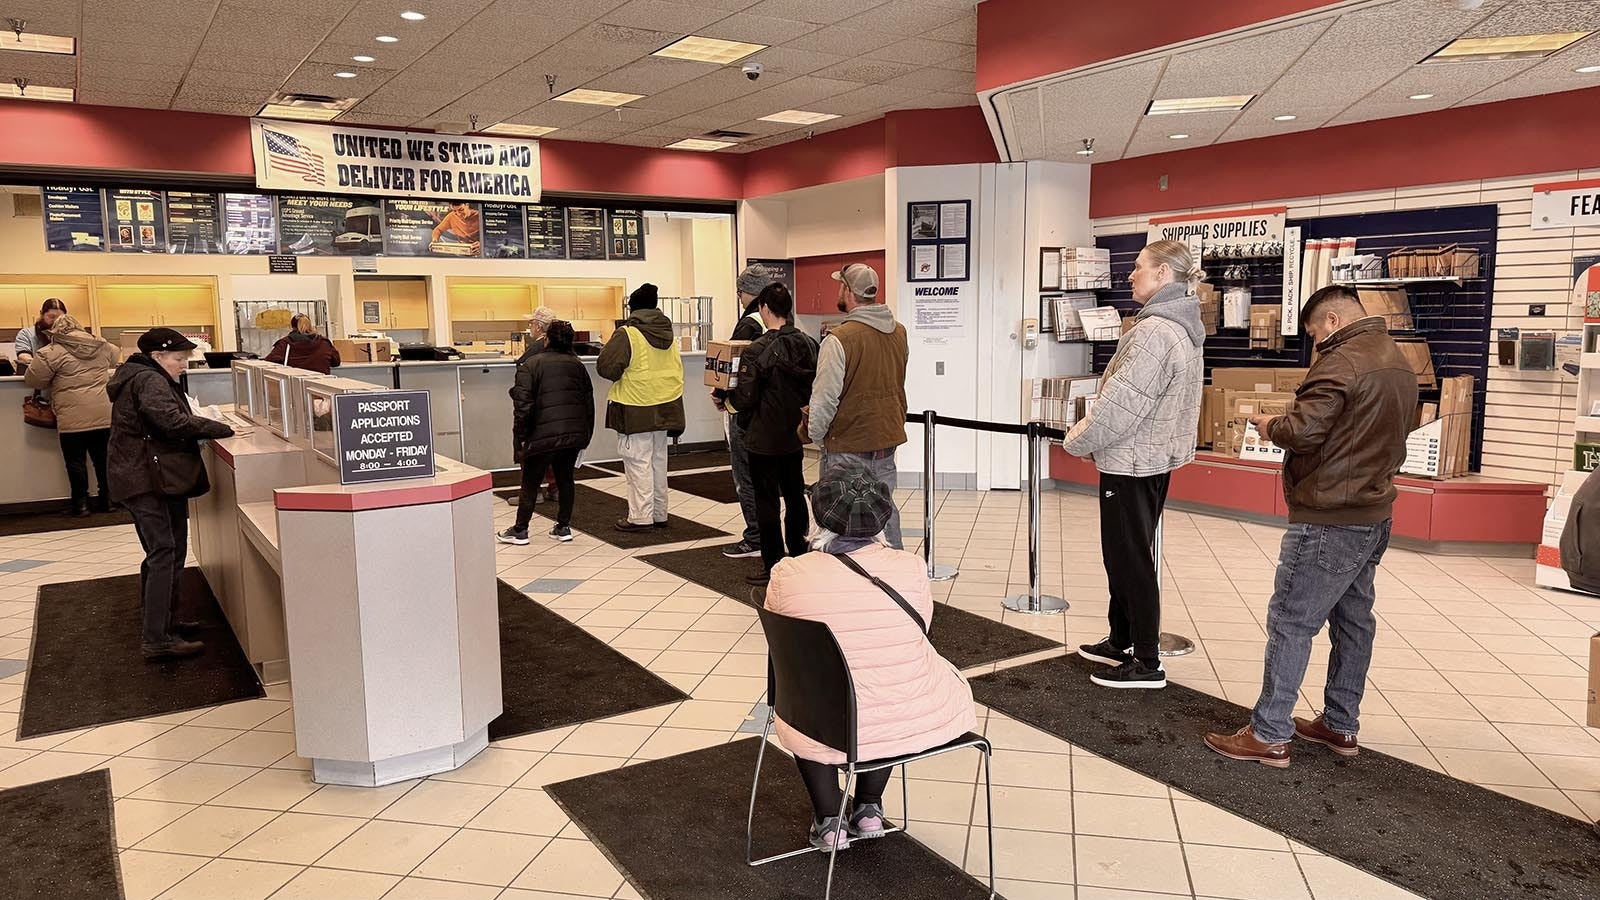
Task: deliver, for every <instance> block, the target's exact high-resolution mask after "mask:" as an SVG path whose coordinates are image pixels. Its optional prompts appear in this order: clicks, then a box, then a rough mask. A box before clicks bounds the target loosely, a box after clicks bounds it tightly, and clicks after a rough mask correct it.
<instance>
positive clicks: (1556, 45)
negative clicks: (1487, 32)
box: [1424, 31, 1594, 62]
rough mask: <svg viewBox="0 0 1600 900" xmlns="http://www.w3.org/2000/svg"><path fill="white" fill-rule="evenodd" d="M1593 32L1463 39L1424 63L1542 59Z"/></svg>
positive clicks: (1451, 43)
mask: <svg viewBox="0 0 1600 900" xmlns="http://www.w3.org/2000/svg"><path fill="white" fill-rule="evenodd" d="M1591 34H1594V32H1593V31H1567V32H1562V33H1560V34H1512V35H1506V36H1505V37H1482V38H1461V39H1460V40H1455V41H1451V42H1450V43H1449V44H1446V45H1445V47H1444V49H1442V50H1440V51H1438V52H1437V53H1435V54H1433V55H1432V56H1430V57H1428V58H1427V59H1426V60H1424V62H1465V61H1470V60H1484V59H1541V58H1543V57H1546V56H1549V55H1551V54H1552V53H1557V52H1559V51H1561V50H1564V49H1566V48H1567V47H1569V46H1571V45H1573V44H1576V43H1577V42H1578V41H1581V40H1583V39H1584V38H1586V37H1588V36H1589V35H1591Z"/></svg>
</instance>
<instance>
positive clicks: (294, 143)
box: [261, 128, 328, 187]
mask: <svg viewBox="0 0 1600 900" xmlns="http://www.w3.org/2000/svg"><path fill="white" fill-rule="evenodd" d="M261 137H262V140H263V141H264V142H265V143H266V146H267V170H268V171H271V170H274V169H276V170H278V171H280V172H283V173H285V174H288V175H295V176H299V178H300V180H301V181H305V182H309V183H311V184H315V185H317V186H319V187H321V186H323V185H326V184H327V183H328V176H327V174H326V173H325V172H324V171H323V169H322V156H321V155H320V154H317V153H312V152H311V151H310V150H309V149H307V148H306V146H305V145H304V144H302V143H300V141H299V140H297V139H296V138H293V137H290V136H289V135H287V134H282V133H280V132H277V131H273V130H271V129H269V128H263V129H262V130H261Z"/></svg>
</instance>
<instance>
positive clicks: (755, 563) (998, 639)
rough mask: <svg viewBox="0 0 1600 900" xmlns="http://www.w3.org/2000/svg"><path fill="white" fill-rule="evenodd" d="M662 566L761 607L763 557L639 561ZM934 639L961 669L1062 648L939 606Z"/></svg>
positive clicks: (705, 553)
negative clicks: (757, 590)
mask: <svg viewBox="0 0 1600 900" xmlns="http://www.w3.org/2000/svg"><path fill="white" fill-rule="evenodd" d="M639 559H640V560H642V561H644V562H647V563H650V564H651V565H653V566H656V567H657V568H661V569H665V570H667V571H668V572H671V573H672V574H674V575H677V576H678V577H680V578H685V579H688V580H689V581H692V582H694V583H695V584H698V585H700V586H701V587H704V588H710V589H711V590H713V591H716V592H717V593H719V594H722V595H724V596H727V597H732V598H733V599H735V600H738V601H739V602H740V603H743V604H746V605H747V606H759V605H760V603H759V602H758V601H757V600H756V599H755V597H754V593H753V591H752V589H751V587H750V585H748V584H746V583H745V580H744V579H745V576H746V575H749V574H750V573H752V572H754V571H756V570H757V569H759V568H761V561H760V560H757V559H728V558H727V557H725V556H723V555H722V549H721V548H720V547H696V548H693V549H690V550H674V551H671V552H669V553H652V554H650V555H648V556H641V557H639ZM928 640H929V641H931V642H932V643H933V648H934V649H935V650H938V651H939V655H940V656H943V657H944V658H945V659H948V660H950V662H952V663H954V664H955V666H956V668H958V669H966V668H970V667H972V666H981V665H985V664H987V663H996V662H1000V661H1001V660H1006V659H1013V658H1015V657H1018V656H1023V655H1025V654H1028V653H1037V652H1039V651H1041V650H1049V649H1051V648H1053V647H1059V646H1061V645H1060V644H1058V643H1056V642H1055V641H1052V640H1050V639H1049V638H1047V637H1043V636H1041V635H1037V634H1034V633H1032V632H1029V631H1023V630H1022V629H1020V628H1012V627H1011V626H1010V625H1003V624H1001V623H999V622H996V621H994V620H993V619H986V618H984V617H983V616H980V615H977V614H976V613H970V612H967V611H966V610H964V609H959V608H957V607H954V606H951V605H949V604H948V603H935V604H934V613H933V624H932V627H931V628H930V630H929V632H928Z"/></svg>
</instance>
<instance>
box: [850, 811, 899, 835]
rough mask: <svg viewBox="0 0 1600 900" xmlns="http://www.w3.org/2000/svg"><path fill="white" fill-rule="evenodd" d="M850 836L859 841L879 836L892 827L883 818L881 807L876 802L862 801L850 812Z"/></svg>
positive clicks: (886, 832) (885, 833)
mask: <svg viewBox="0 0 1600 900" xmlns="http://www.w3.org/2000/svg"><path fill="white" fill-rule="evenodd" d="M849 827H850V837H851V838H853V839H855V840H860V841H870V840H873V839H875V838H881V837H883V836H885V835H887V834H888V833H889V829H890V828H892V827H894V826H892V825H890V824H889V820H888V819H886V818H884V815H883V807H882V806H881V805H879V804H877V803H863V804H861V805H859V806H857V807H856V808H855V810H854V811H853V812H851V813H850V826H849Z"/></svg>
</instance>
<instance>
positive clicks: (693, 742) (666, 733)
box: [633, 728, 728, 760]
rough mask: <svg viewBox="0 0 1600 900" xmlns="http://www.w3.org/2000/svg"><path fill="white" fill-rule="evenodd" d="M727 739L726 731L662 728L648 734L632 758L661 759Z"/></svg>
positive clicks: (700, 748) (712, 745) (711, 745)
mask: <svg viewBox="0 0 1600 900" xmlns="http://www.w3.org/2000/svg"><path fill="white" fill-rule="evenodd" d="M727 741H728V732H726V731H702V730H700V729H696V728H662V729H659V730H657V731H656V733H655V734H652V735H650V740H648V741H645V742H644V745H643V746H641V747H640V748H639V749H638V750H636V751H634V754H633V758H634V759H636V760H637V759H661V758H662V757H666V756H677V755H678V754H680V753H692V752H694V751H696V750H704V749H705V748H707V747H714V746H716V745H717V744H722V743H726V742H727Z"/></svg>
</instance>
